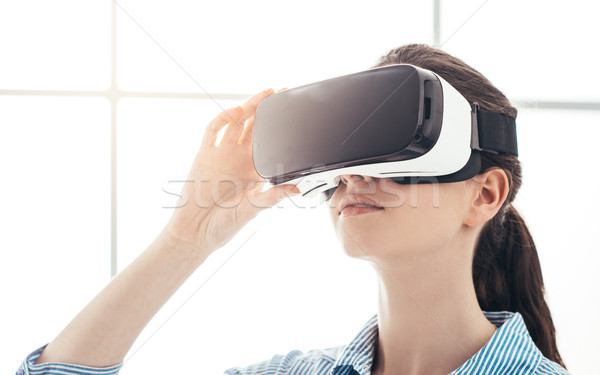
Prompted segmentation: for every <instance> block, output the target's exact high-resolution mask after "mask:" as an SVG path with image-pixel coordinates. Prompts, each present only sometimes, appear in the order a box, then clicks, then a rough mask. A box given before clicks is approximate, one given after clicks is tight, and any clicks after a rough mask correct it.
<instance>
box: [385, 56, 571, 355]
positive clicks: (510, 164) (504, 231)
mask: <svg viewBox="0 0 600 375" xmlns="http://www.w3.org/2000/svg"><path fill="white" fill-rule="evenodd" d="M390 64H412V65H415V66H419V67H422V68H425V69H428V70H431V71H432V72H435V73H436V74H438V75H440V76H441V77H442V78H444V79H445V80H446V81H448V83H450V84H451V85H452V86H454V88H456V89H457V90H458V91H459V92H460V93H461V94H462V95H463V96H464V97H465V98H466V99H467V100H468V101H469V102H470V103H473V102H477V103H479V106H480V107H481V108H482V109H485V110H488V111H493V112H497V113H502V114H505V115H507V116H510V117H513V118H516V116H517V109H516V108H515V107H513V106H512V105H511V104H510V102H509V101H508V99H507V98H506V97H505V96H504V95H503V94H502V92H500V90H498V89H497V88H495V87H494V86H493V85H492V84H491V82H490V81H488V79H487V78H485V76H483V75H482V74H481V73H479V72H478V71H477V70H475V69H473V68H471V67H470V66H469V65H467V64H465V63H464V62H463V61H462V60H460V59H458V58H456V57H454V56H451V55H449V54H447V53H445V52H443V51H441V50H439V49H436V48H433V47H430V46H427V45H424V44H410V45H405V46H402V47H399V48H395V49H393V50H391V51H389V52H388V53H387V54H386V55H384V56H382V57H380V59H379V61H378V62H377V64H376V65H375V66H374V67H381V66H385V65H390ZM493 167H497V168H501V169H503V170H504V171H505V172H506V175H507V176H508V178H509V181H510V191H509V193H508V196H507V198H506V200H505V201H504V203H503V205H502V207H501V208H500V210H499V211H498V213H497V214H496V216H494V218H492V219H491V220H489V221H488V222H487V223H486V224H485V225H484V227H483V228H482V230H481V233H480V234H479V238H478V240H477V244H476V246H475V253H474V258H473V283H474V285H475V292H476V294H477V300H478V302H479V306H480V307H481V309H482V310H484V311H512V312H519V313H520V314H521V315H522V316H523V320H524V321H525V325H526V326H527V330H528V331H529V334H530V335H531V338H532V339H533V341H534V342H535V344H536V346H537V347H538V348H539V349H540V351H541V352H542V354H543V355H544V356H545V357H546V358H548V359H550V360H552V361H554V362H557V363H558V364H560V365H561V366H563V367H565V365H564V363H563V361H562V358H561V356H560V354H559V353H558V348H557V346H556V335H555V329H554V323H553V322H552V317H551V315H550V310H549V309H548V306H547V304H546V301H545V299H544V281H543V279H542V270H541V267H540V262H539V259H538V255H537V250H536V248H535V244H534V242H533V238H532V237H531V234H530V233H529V230H528V229H527V226H526V225H525V221H524V220H523V218H522V217H521V215H519V213H518V212H517V210H516V209H515V208H514V207H513V205H512V201H513V200H514V198H515V195H516V194H517V191H518V190H519V187H520V186H521V163H520V162H519V159H518V158H517V157H516V156H513V155H509V154H506V153H502V152H500V153H499V154H497V155H495V154H490V153H487V152H482V153H481V170H480V172H479V173H482V172H485V171H486V170H488V169H490V168H493Z"/></svg>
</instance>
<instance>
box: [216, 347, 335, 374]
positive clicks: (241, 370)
mask: <svg viewBox="0 0 600 375" xmlns="http://www.w3.org/2000/svg"><path fill="white" fill-rule="evenodd" d="M342 349H343V346H336V347H331V348H325V349H312V350H309V351H307V352H306V353H305V352H302V351H300V350H292V351H290V352H288V353H286V354H275V355H274V356H273V357H271V358H270V359H267V360H264V361H260V362H257V363H254V364H251V365H249V366H246V367H233V368H230V369H227V370H225V373H224V375H261V374H270V375H285V374H304V373H306V374H315V375H320V374H327V373H328V371H329V369H330V368H331V367H332V366H333V363H334V362H335V360H336V358H337V356H338V354H339V353H340V352H341V350H342Z"/></svg>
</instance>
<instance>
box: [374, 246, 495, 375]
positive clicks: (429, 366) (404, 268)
mask: <svg viewBox="0 0 600 375" xmlns="http://www.w3.org/2000/svg"><path fill="white" fill-rule="evenodd" d="M372 263H373V266H374V268H375V270H376V272H377V275H378V283H379V313H378V324H379V335H378V339H377V343H376V351H375V358H374V363H373V368H372V372H371V373H372V374H377V375H382V374H385V375H387V374H448V373H450V372H452V371H453V370H455V369H456V368H458V367H460V365H462V364H463V363H464V362H465V361H467V360H468V359H469V358H470V357H472V356H473V355H474V354H475V353H476V352H477V351H479V350H480V349H481V347H483V345H485V343H486V342H487V341H488V340H489V339H490V338H491V337H492V335H493V334H494V332H495V330H496V327H495V326H494V325H493V324H492V323H490V322H489V321H488V320H487V319H486V318H485V316H484V315H483V313H482V311H481V309H480V307H479V304H478V302H477V297H476V295H475V290H474V287H473V279H472V273H471V268H470V267H465V264H469V265H470V264H471V254H470V253H469V252H464V251H463V252H458V251H456V252H455V251H450V250H448V251H441V252H437V253H436V254H435V256H433V255H432V256H431V257H430V258H427V257H420V258H419V259H412V260H406V259H401V260H400V259H389V258H388V259H385V258H373V259H372Z"/></svg>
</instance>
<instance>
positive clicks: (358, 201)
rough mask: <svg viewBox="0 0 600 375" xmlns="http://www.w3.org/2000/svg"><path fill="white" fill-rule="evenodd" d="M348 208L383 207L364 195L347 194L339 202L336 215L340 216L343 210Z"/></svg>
mask: <svg viewBox="0 0 600 375" xmlns="http://www.w3.org/2000/svg"><path fill="white" fill-rule="evenodd" d="M348 206H362V207H375V208H380V209H383V207H381V206H379V204H378V203H377V202H376V201H374V200H373V199H371V198H367V197H366V196H364V195H353V194H348V195H346V196H345V197H344V198H342V200H341V201H340V203H339V205H338V214H340V213H341V212H342V211H343V210H344V208H346V207H348Z"/></svg>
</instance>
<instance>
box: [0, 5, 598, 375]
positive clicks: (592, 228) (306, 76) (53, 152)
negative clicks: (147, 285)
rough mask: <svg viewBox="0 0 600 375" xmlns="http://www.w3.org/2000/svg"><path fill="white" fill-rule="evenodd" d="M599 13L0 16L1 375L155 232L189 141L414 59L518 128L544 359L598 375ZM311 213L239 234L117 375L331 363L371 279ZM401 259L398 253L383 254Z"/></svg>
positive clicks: (492, 10) (321, 216)
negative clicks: (474, 83) (483, 88)
mask: <svg viewBox="0 0 600 375" xmlns="http://www.w3.org/2000/svg"><path fill="white" fill-rule="evenodd" d="M599 11H600V7H599V5H598V3H597V2H593V1H584V0H572V1H568V2H567V1H517V0H504V1H499V0H487V1H482V0H476V1H475V0H473V1H452V2H450V1H443V0H437V1H371V2H368V3H367V2H357V1H327V2H323V1H312V0H310V1H303V2H288V1H252V2H247V1H203V2H199V1H183V0H172V1H169V2H166V1H140V0H119V1H109V0H102V1H100V0H94V1H86V2H82V1H76V0H56V1H52V2H47V1H29V0H23V1H19V2H13V1H2V2H0V56H1V58H0V176H1V177H0V178H1V183H0V202H1V204H2V208H1V210H0V232H1V235H0V249H1V259H2V260H1V261H0V288H1V293H0V295H1V296H2V306H4V307H3V308H2V309H1V310H0V316H1V318H0V332H1V336H2V340H0V352H1V353H2V355H1V356H0V372H2V373H7V372H8V373H13V372H14V371H15V370H16V369H17V367H18V365H19V364H20V362H21V361H22V360H23V359H24V358H25V356H26V355H27V354H28V353H30V352H32V351H33V350H35V349H37V348H38V347H40V346H42V345H44V344H46V343H47V342H49V341H51V340H52V339H53V338H54V337H55V336H56V335H57V334H58V333H59V332H60V331H61V330H62V328H63V327H64V326H65V325H66V324H67V323H68V322H69V321H70V320H71V319H72V318H73V317H74V316H75V315H76V314H77V313H78V312H79V311H80V310H81V309H82V308H83V307H84V306H85V305H86V304H87V302H89V301H90V300H91V299H92V298H93V297H94V296H95V295H96V294H97V293H98V292H99V291H100V290H101V289H102V287H103V286H104V285H106V284H107V283H108V282H109V280H110V279H111V277H112V276H113V275H114V274H116V273H117V272H118V271H119V270H121V269H123V268H124V267H126V266H127V265H128V264H129V263H130V262H131V261H132V260H133V259H134V258H135V257H136V256H137V255H138V254H140V253H141V252H142V251H143V250H144V249H145V248H146V247H147V246H148V245H149V244H150V243H151V242H152V240H153V239H154V238H155V237H156V235H157V234H158V232H159V231H160V230H161V229H162V227H163V226H164V225H165V224H166V221H167V220H168V218H169V217H170V215H171V213H172V210H171V209H170V208H169V207H171V206H172V205H174V203H175V198H176V196H175V195H174V194H177V193H178V192H179V190H180V189H181V186H182V184H181V182H178V181H181V180H183V179H185V177H186V175H187V172H188V170H189V167H190V163H191V161H192V159H193V157H194V156H195V154H196V152H197V150H198V148H199V145H200V140H201V137H202V135H203V132H204V128H205V125H206V124H207V122H208V121H209V120H210V119H212V118H213V117H214V116H215V115H216V114H218V113H219V112H220V111H221V110H222V109H223V108H229V107H232V106H235V105H238V104H241V102H243V101H244V100H245V99H246V98H247V97H248V96H250V95H251V94H253V93H256V92H259V91H262V90H264V89H266V88H269V87H272V88H274V89H275V90H278V89H280V88H283V87H288V88H291V87H294V86H298V85H302V84H305V83H309V82H313V81H316V80H322V79H326V78H331V77H334V76H338V75H342V74H348V73H352V72H356V71H359V70H364V69H367V68H369V67H371V66H372V65H373V64H375V62H376V60H377V58H378V57H379V56H380V55H383V54H385V53H386V52H387V51H388V50H390V49H392V48H395V47H398V46H400V45H402V44H407V43H427V44H430V45H435V46H439V47H441V48H442V49H443V50H445V51H447V52H449V53H451V54H453V55H455V56H457V57H459V58H461V59H463V60H464V61H465V62H467V63H468V64H470V65H471V66H473V67H474V68H475V69H477V70H479V71H480V72H482V73H483V74H484V75H486V76H487V77H488V78H489V79H490V80H491V82H492V83H493V84H495V85H496V86H497V87H498V88H500V89H501V90H502V91H503V92H504V93H505V94H506V95H507V96H508V98H509V99H510V100H512V101H513V104H515V105H516V106H517V107H518V108H519V115H518V118H517V124H518V139H519V153H520V155H519V157H520V159H521V160H522V164H523V173H524V181H523V186H522V188H521V191H520V193H519V195H518V198H517V200H516V204H515V205H516V206H517V208H518V209H519V210H520V211H521V213H522V215H523V217H524V218H525V220H526V222H527V224H528V225H529V228H530V230H531V232H532V234H533V236H534V239H535V241H536V244H537V247H538V252H539V257H540V261H541V264H542V271H543V276H544V280H545V284H546V290H547V300H548V303H549V305H550V308H551V312H552V315H553V318H554V323H555V325H556V329H557V340H558V348H559V350H560V352H561V354H562V356H563V359H564V361H565V363H566V365H567V367H568V369H569V370H570V371H571V372H572V373H573V374H599V373H600V362H598V361H597V359H596V356H597V353H599V352H600V341H599V340H598V335H599V334H600V323H599V321H600V320H599V319H598V316H600V293H598V290H599V287H600V273H599V272H598V271H597V267H598V264H599V261H600V255H599V252H598V250H600V246H599V245H598V244H597V242H596V241H597V238H598V228H599V227H600V226H599V224H600V219H598V212H599V209H600V203H599V195H600V194H599V193H600V176H599V175H598V173H597V166H596V163H597V162H598V161H599V158H598V156H597V153H596V151H597V139H598V138H600V90H599V87H600V78H599V77H598V75H597V72H596V71H595V70H596V69H597V67H598V66H600V52H599V48H598V44H599V43H598V42H599V41H598V39H599V36H600V24H599V23H598V22H597V17H598V14H599ZM328 215H329V213H328V212H327V208H326V205H321V206H317V205H316V204H311V205H304V206H302V205H300V206H299V205H297V204H294V201H292V200H285V201H283V202H281V203H280V204H279V206H278V207H274V208H272V209H267V210H265V211H264V212H262V213H261V214H260V215H259V216H258V217H257V218H256V219H255V220H253V221H252V222H251V223H249V224H248V225H247V226H246V227H245V228H244V229H243V230H242V231H241V232H240V233H239V234H238V235H237V236H236V237H235V238H234V239H233V240H232V241H231V242H230V243H228V244H227V245H226V246H225V247H224V248H222V249H221V250H220V251H218V252H217V253H215V254H213V256H211V257H210V258H209V260H208V261H207V262H206V263H205V264H204V265H203V266H202V267H201V268H200V269H199V270H198V271H197V272H196V273H194V274H193V275H192V277H191V278H190V279H189V280H188V281H187V282H186V283H185V284H184V285H183V286H182V288H181V289H180V290H179V291H178V292H177V293H176V294H175V296H173V298H172V299H171V300H170V301H169V302H168V303H167V304H166V305H165V306H164V308H163V309H162V310H161V311H160V312H159V313H158V314H157V315H156V317H155V318H154V319H153V320H152V321H151V322H150V324H149V325H148V326H147V328H146V329H145V330H144V332H143V333H142V334H141V335H140V337H139V339H138V340H137V342H136V343H135V344H134V346H133V348H132V350H131V351H130V353H129V354H128V356H127V358H126V363H125V366H124V367H123V370H122V373H123V374H140V373H184V372H186V373H187V372H188V371H190V370H189V369H192V370H191V371H190V372H192V371H193V372H195V373H198V374H219V373H222V372H223V371H224V370H225V369H227V368H230V367H233V366H246V365H248V364H251V363H254V362H258V361H261V360H264V359H268V358H271V357H272V356H273V355H274V354H277V353H279V354H284V353H287V352H288V351H290V350H292V349H299V350H303V351H306V350H309V349H312V348H325V347H330V346H337V345H343V344H346V343H347V342H349V341H350V340H351V339H352V338H353V337H354V335H355V334H356V333H357V332H358V330H359V329H360V328H361V327H362V325H363V324H364V323H365V322H366V321H367V320H368V319H369V318H370V317H371V316H372V315H373V314H374V313H375V312H376V309H377V306H376V301H377V300H376V298H377V294H376V282H375V275H374V273H373V271H372V269H371V267H370V266H369V265H368V264H366V263H365V262H361V261H358V260H355V259H351V258H348V257H347V256H346V255H345V254H344V252H343V250H342V249H341V247H340V245H339V243H338V242H337V239H336V237H335V234H334V232H333V230H332V229H333V227H332V225H331V222H330V219H329V216H328ZM399 240H401V239H399Z"/></svg>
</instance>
